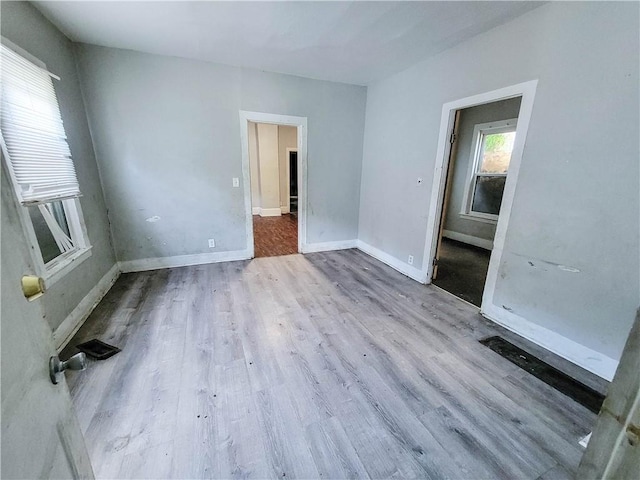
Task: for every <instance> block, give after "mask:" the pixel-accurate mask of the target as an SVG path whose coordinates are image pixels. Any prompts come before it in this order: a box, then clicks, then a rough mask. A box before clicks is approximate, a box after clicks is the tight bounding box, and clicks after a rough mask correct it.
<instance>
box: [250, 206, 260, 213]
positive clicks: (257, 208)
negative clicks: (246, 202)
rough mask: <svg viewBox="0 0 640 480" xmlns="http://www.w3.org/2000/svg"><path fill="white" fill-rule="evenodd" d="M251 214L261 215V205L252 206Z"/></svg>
mask: <svg viewBox="0 0 640 480" xmlns="http://www.w3.org/2000/svg"><path fill="white" fill-rule="evenodd" d="M251 215H260V207H251Z"/></svg>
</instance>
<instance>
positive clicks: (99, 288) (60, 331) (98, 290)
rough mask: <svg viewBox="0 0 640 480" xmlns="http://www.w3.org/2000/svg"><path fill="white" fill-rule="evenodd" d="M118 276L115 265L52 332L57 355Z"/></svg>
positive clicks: (118, 272)
mask: <svg viewBox="0 0 640 480" xmlns="http://www.w3.org/2000/svg"><path fill="white" fill-rule="evenodd" d="M119 276H120V268H119V267H118V264H117V263H116V264H115V265H113V267H111V268H110V269H109V271H108V272H107V273H105V274H104V276H103V277H102V278H101V279H100V281H99V282H98V283H97V284H96V285H95V286H94V287H93V288H92V289H91V290H89V293H87V294H86V295H85V297H84V298H83V299H82V300H81V301H80V303H79V304H78V305H77V306H76V308H74V309H73V311H72V312H71V313H70V314H69V315H67V318H65V319H64V320H63V321H62V323H61V324H60V325H59V326H58V328H56V330H55V332H53V341H54V343H55V346H56V350H57V352H58V353H60V352H61V351H62V349H63V348H64V347H65V346H66V345H67V343H69V340H71V338H73V336H74V335H75V334H76V332H77V331H78V330H79V329H80V327H82V325H83V324H84V322H85V321H86V320H87V318H88V317H89V315H90V314H91V312H93V309H94V308H96V306H97V305H98V304H99V303H100V301H101V300H102V299H103V297H104V296H105V295H106V294H107V292H108V291H109V290H110V289H111V287H112V286H113V284H114V283H116V280H117V279H118V277H119Z"/></svg>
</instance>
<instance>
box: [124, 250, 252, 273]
mask: <svg viewBox="0 0 640 480" xmlns="http://www.w3.org/2000/svg"><path fill="white" fill-rule="evenodd" d="M250 258H251V252H250V251H249V250H232V251H229V252H213V253H196V254H194V255H177V256H175V257H157V258H141V259H139V260H127V261H124V262H120V270H122V272H123V273H128V272H144V271H147V270H159V269H161V268H174V267H187V266H189V265H203V264H206V263H218V262H233V261H236V260H248V259H250Z"/></svg>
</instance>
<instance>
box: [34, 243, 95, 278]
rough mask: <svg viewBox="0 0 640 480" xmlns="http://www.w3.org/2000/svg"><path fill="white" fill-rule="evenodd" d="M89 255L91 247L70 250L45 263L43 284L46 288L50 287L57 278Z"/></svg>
mask: <svg viewBox="0 0 640 480" xmlns="http://www.w3.org/2000/svg"><path fill="white" fill-rule="evenodd" d="M90 256H91V247H86V248H83V249H80V250H76V251H73V252H71V253H70V254H68V255H61V256H60V257H58V258H56V259H55V260H53V261H51V262H50V263H49V264H47V266H46V267H45V268H46V273H45V274H44V284H45V287H46V288H51V286H52V285H53V284H55V283H56V282H57V281H58V280H60V279H61V278H63V277H64V276H65V275H67V274H68V273H69V272H70V271H71V270H73V269H74V268H76V267H77V266H78V265H80V264H81V263H82V262H84V261H85V260H86V259H87V258H89V257H90Z"/></svg>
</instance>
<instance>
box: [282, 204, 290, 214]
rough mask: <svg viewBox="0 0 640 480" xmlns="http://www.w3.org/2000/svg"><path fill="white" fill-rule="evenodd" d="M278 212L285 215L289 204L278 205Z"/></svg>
mask: <svg viewBox="0 0 640 480" xmlns="http://www.w3.org/2000/svg"><path fill="white" fill-rule="evenodd" d="M280 213H282V214H283V215H286V214H288V213H289V205H285V206H282V207H280Z"/></svg>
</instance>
